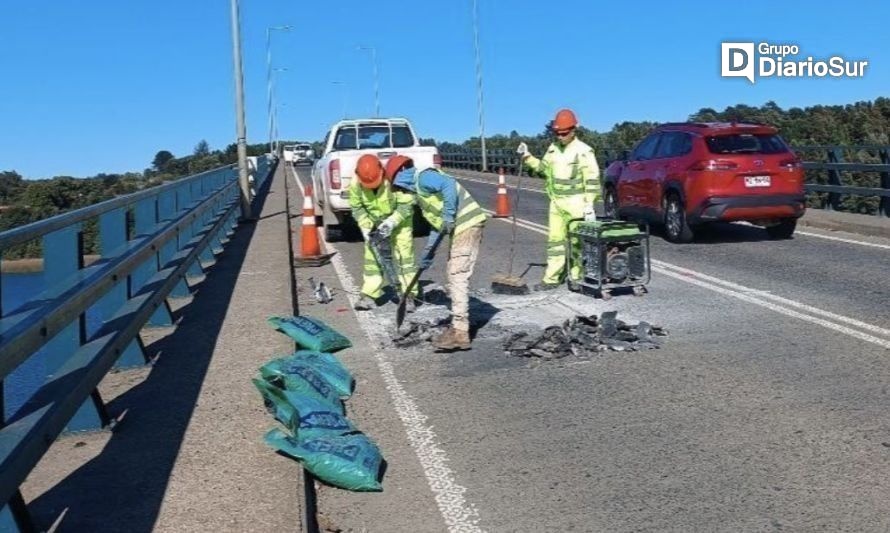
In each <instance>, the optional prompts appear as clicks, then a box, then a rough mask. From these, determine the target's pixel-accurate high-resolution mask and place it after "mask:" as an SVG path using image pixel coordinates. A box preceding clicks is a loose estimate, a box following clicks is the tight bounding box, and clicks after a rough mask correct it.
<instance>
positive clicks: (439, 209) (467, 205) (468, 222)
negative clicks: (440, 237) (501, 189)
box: [395, 168, 488, 237]
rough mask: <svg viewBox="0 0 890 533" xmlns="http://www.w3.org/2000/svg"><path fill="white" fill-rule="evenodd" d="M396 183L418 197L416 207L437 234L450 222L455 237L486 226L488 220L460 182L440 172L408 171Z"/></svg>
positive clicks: (402, 173)
mask: <svg viewBox="0 0 890 533" xmlns="http://www.w3.org/2000/svg"><path fill="white" fill-rule="evenodd" d="M409 172H410V173H411V174H410V175H409V174H408V173H409ZM395 183H396V185H397V186H399V187H402V188H405V189H407V190H413V191H415V192H416V193H417V203H418V205H419V206H420V211H421V213H422V214H423V218H425V219H426V221H427V222H429V223H430V226H432V227H433V228H434V229H435V230H436V231H441V230H442V226H443V225H444V224H445V221H446V220H448V221H451V222H454V236H455V237H456V236H457V235H460V234H461V233H463V232H464V231H466V230H468V229H469V228H471V227H473V226H476V225H479V224H484V223H485V221H486V219H487V218H488V217H487V216H486V215H485V211H483V210H482V207H480V206H479V204H478V203H476V200H474V199H473V197H472V196H470V193H468V192H467V191H466V189H464V188H463V187H461V185H460V183H458V182H457V180H455V179H454V178H453V177H451V176H449V175H448V174H446V173H444V172H442V171H441V170H439V169H434V168H428V169H425V170H421V171H415V170H414V169H408V170H406V171H402V172H400V173H399V174H397V175H396V178H395ZM452 187H453V189H452ZM455 200H456V201H455Z"/></svg>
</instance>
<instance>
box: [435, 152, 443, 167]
mask: <svg viewBox="0 0 890 533" xmlns="http://www.w3.org/2000/svg"><path fill="white" fill-rule="evenodd" d="M433 166H434V167H436V168H442V156H441V155H439V154H436V155H434V156H433Z"/></svg>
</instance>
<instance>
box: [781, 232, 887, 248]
mask: <svg viewBox="0 0 890 533" xmlns="http://www.w3.org/2000/svg"><path fill="white" fill-rule="evenodd" d="M794 234H795V235H806V236H807V237H816V238H817V239H825V240H828V241H838V242H845V243H847V244H858V245H859V246H870V247H872V248H880V249H882V250H890V245H887V244H878V243H876V242H868V241H857V240H855V239H844V238H841V237H832V236H831V235H822V234H821V233H811V232H809V231H800V230H797V231H795V232H794Z"/></svg>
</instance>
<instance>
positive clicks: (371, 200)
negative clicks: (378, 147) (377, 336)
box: [349, 154, 419, 312]
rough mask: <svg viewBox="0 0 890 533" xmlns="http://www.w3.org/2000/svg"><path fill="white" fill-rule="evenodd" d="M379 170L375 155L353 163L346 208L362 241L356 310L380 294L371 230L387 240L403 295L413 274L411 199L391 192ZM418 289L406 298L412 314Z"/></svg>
mask: <svg viewBox="0 0 890 533" xmlns="http://www.w3.org/2000/svg"><path fill="white" fill-rule="evenodd" d="M383 171H384V169H383V165H382V164H381V163H380V160H379V159H377V156H375V155H371V154H365V155H363V156H361V157H360V158H359V159H358V163H356V167H355V176H356V178H358V179H355V180H353V181H352V183H351V184H350V186H349V207H351V208H352V216H353V218H354V219H355V221H356V222H357V223H358V227H359V229H360V230H361V232H362V237H363V238H364V239H365V258H364V270H363V274H364V276H363V281H362V293H361V296H360V297H359V299H358V301H357V302H356V303H355V309H356V310H358V311H367V310H369V309H371V308H372V307H374V306H375V305H376V304H375V300H377V299H378V298H380V297H381V296H382V295H383V287H384V279H383V273H382V272H381V269H382V268H383V265H380V264H378V263H377V258H376V257H375V255H374V252H373V251H372V250H371V245H370V243H369V239H370V238H371V237H370V234H371V232H372V231H374V230H376V231H377V233H378V234H380V236H381V237H383V238H387V239H389V242H390V246H391V249H392V250H393V256H394V257H393V259H394V261H395V263H396V267H397V268H398V277H399V283H400V285H401V286H402V291H403V292H404V291H405V289H406V288H407V287H408V284H409V283H410V282H411V279H412V278H413V277H414V274H415V273H416V272H417V265H416V264H415V263H414V232H413V219H414V197H413V196H411V195H410V194H406V193H404V192H399V191H394V190H393V188H392V185H391V184H390V181H389V180H386V179H384V177H383ZM393 288H395V287H393ZM418 290H419V289H418V288H417V287H415V288H414V290H413V291H412V294H411V296H412V297H411V298H408V303H407V304H406V308H407V310H408V312H412V311H414V298H413V297H415V296H417V294H418Z"/></svg>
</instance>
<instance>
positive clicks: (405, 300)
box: [396, 233, 445, 331]
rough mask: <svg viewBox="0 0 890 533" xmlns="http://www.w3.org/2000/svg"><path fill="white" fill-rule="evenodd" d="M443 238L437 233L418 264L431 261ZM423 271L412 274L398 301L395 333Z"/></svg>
mask: <svg viewBox="0 0 890 533" xmlns="http://www.w3.org/2000/svg"><path fill="white" fill-rule="evenodd" d="M444 237H445V234H444V233H439V236H438V237H436V240H435V241H433V246H432V247H431V248H430V250H429V251H428V252H427V253H426V255H425V256H424V257H423V259H422V260H421V262H420V264H421V265H423V264H424V263H426V262H427V259H432V258H433V256H434V255H435V254H436V249H437V248H439V243H441V242H442V239H443V238H444ZM424 270H425V269H424V268H423V267H422V266H420V267H418V269H417V273H416V274H414V277H413V278H411V283H409V284H408V287H407V288H406V289H405V292H404V294H402V296H401V300H399V309H398V310H397V311H396V331H398V330H399V328H400V327H402V322H404V321H405V313H406V306H407V305H408V298H412V296H411V291H412V290H414V286H415V285H417V282H418V280H420V275H421V274H423V271H424Z"/></svg>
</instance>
